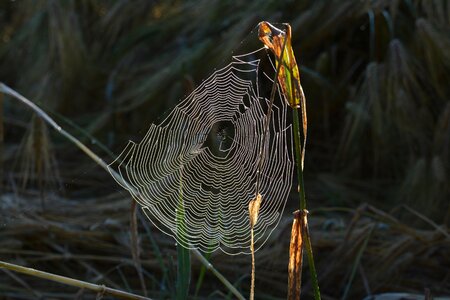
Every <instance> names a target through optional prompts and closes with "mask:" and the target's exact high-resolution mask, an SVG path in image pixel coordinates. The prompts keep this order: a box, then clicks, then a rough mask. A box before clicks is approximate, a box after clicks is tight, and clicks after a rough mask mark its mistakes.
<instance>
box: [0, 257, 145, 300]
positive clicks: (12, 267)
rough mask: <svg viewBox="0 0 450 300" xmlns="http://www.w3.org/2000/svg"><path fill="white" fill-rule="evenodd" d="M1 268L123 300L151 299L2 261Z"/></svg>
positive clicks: (0, 262)
mask: <svg viewBox="0 0 450 300" xmlns="http://www.w3.org/2000/svg"><path fill="white" fill-rule="evenodd" d="M0 268H4V269H7V270H10V271H14V272H17V273H22V274H27V275H31V276H34V277H39V278H43V279H47V280H51V281H55V282H59V283H63V284H66V285H70V286H75V287H79V288H81V289H88V290H91V291H94V292H97V293H102V294H103V293H104V294H108V295H111V296H114V297H117V298H121V299H137V300H148V299H150V298H147V297H142V296H139V295H135V294H131V293H127V292H124V291H120V290H116V289H113V288H109V287H106V286H104V285H98V284H93V283H89V282H85V281H81V280H77V279H73V278H69V277H65V276H60V275H56V274H52V273H47V272H43V271H39V270H36V269H32V268H27V267H22V266H19V265H15V264H10V263H7V262H3V261H0Z"/></svg>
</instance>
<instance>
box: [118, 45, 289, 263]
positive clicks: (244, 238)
mask: <svg viewBox="0 0 450 300" xmlns="http://www.w3.org/2000/svg"><path fill="white" fill-rule="evenodd" d="M258 57H262V58H265V59H268V58H269V55H268V53H267V50H266V49H265V48H261V49H259V50H256V51H254V52H251V53H248V54H244V55H239V56H233V58H232V61H231V63H230V64H228V65H227V66H225V67H224V68H222V69H219V70H217V71H215V72H214V73H213V74H212V75H211V76H210V77H209V78H208V79H206V80H205V81H204V82H203V83H202V84H201V85H200V86H198V87H197V88H196V89H195V90H194V91H193V92H192V93H191V94H190V95H189V96H188V97H187V98H185V99H184V100H182V101H181V102H180V103H179V104H178V105H177V106H176V107H175V108H173V110H172V111H171V112H170V114H169V115H168V116H167V117H166V118H165V119H164V120H163V121H162V122H161V123H160V124H159V125H156V124H152V125H151V126H150V128H149V130H148V132H147V133H146V135H145V137H144V138H143V139H142V141H141V142H139V143H134V142H132V141H130V142H129V143H128V145H127V146H126V147H125V149H124V150H123V151H122V153H121V154H120V155H119V157H118V158H117V159H116V160H115V161H113V162H112V163H111V164H110V165H109V168H111V169H114V170H116V171H118V173H119V174H120V176H122V178H123V179H124V180H125V182H127V184H126V185H122V186H123V187H124V188H125V189H127V190H128V191H129V192H130V193H131V194H132V195H133V197H134V199H135V200H136V201H137V202H138V203H139V204H140V205H141V206H142V209H143V211H144V212H145V214H146V215H147V217H148V218H149V220H150V221H151V222H152V223H153V224H154V225H155V226H156V227H158V228H159V229H160V230H161V231H162V232H164V233H166V234H168V235H170V236H172V237H173V238H174V239H175V240H176V241H177V242H178V243H180V244H181V245H182V246H183V247H186V248H197V249H199V250H201V251H204V252H211V251H214V250H217V249H221V250H222V251H223V252H225V253H228V254H239V253H250V248H249V247H250V222H249V212H248V205H249V202H250V201H251V200H252V199H254V198H255V184H256V180H257V174H258V171H260V184H259V193H260V194H261V195H262V198H263V200H262V204H261V207H260V211H259V216H258V222H257V223H256V225H255V227H254V236H255V249H256V250H257V249H259V248H260V247H261V246H262V245H263V244H264V242H265V241H266V240H267V238H268V237H269V235H270V233H271V232H272V231H273V229H274V228H275V227H276V225H277V224H278V222H279V220H280V218H281V215H282V213H283V210H284V207H285V204H286V200H287V198H288V195H289V191H290V189H291V185H292V177H293V170H294V164H293V154H292V146H291V140H292V130H291V126H290V125H287V122H286V118H287V104H286V102H285V101H284V100H283V99H281V98H282V97H281V95H280V94H279V93H278V94H277V99H276V101H275V104H274V105H273V106H272V114H271V120H270V123H269V128H268V130H267V133H266V134H267V136H266V139H265V140H264V139H263V136H264V128H265V127H264V125H265V122H266V118H267V110H268V106H269V99H268V97H267V96H268V91H269V90H270V88H271V87H272V84H273V79H271V78H273V74H272V76H269V75H268V74H266V73H265V72H263V71H261V69H262V68H261V69H260V63H261V59H262V58H258ZM269 59H270V58H269ZM267 65H268V66H269V67H268V69H270V72H273V71H274V68H273V64H271V63H269V64H267ZM266 67H267V66H266ZM278 90H279V89H278ZM263 141H264V143H265V145H264V152H263V153H264V155H263V156H261V151H262V143H263ZM260 159H262V162H261V166H260V169H259V168H258V164H259V161H260ZM119 183H120V182H119ZM180 208H181V209H182V210H183V214H182V216H183V223H184V226H183V228H182V229H181V226H180V225H179V222H177V213H179V211H178V210H179V209H180ZM179 216H180V215H179V214H178V218H179Z"/></svg>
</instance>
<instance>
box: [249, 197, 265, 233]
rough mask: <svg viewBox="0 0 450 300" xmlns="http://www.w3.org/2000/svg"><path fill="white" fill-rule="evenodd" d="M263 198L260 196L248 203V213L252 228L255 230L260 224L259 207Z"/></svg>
mask: <svg viewBox="0 0 450 300" xmlns="http://www.w3.org/2000/svg"><path fill="white" fill-rule="evenodd" d="M261 201H262V196H261V194H258V195H257V196H256V198H255V199H253V200H251V201H250V202H249V203H248V212H249V218H250V226H251V228H253V227H254V226H255V225H256V222H258V213H259V207H260V206H261Z"/></svg>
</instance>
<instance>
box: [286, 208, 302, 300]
mask: <svg viewBox="0 0 450 300" xmlns="http://www.w3.org/2000/svg"><path fill="white" fill-rule="evenodd" d="M306 215H307V211H306V210H302V211H300V210H297V211H296V212H294V220H293V222H292V230H291V242H290V245H289V265H288V297H287V298H288V299H289V300H294V299H296V300H299V299H300V295H301V285H302V266H303V238H304V231H305V225H306V222H307V219H306Z"/></svg>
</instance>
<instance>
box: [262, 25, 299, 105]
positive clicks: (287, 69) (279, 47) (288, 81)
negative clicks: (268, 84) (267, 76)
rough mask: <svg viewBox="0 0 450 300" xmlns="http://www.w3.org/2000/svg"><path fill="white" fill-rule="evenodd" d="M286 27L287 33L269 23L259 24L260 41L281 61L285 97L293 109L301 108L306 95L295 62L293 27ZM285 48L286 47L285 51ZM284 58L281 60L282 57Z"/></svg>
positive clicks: (281, 83) (280, 81)
mask: <svg viewBox="0 0 450 300" xmlns="http://www.w3.org/2000/svg"><path fill="white" fill-rule="evenodd" d="M285 25H286V32H283V31H281V30H279V29H278V28H276V27H274V26H272V25H271V24H270V23H269V22H265V21H263V22H261V23H259V33H258V36H259V39H260V40H261V42H263V43H264V45H266V47H267V48H269V49H270V50H271V51H272V52H273V54H274V55H275V57H276V61H277V64H278V61H281V63H282V65H281V67H280V72H279V74H278V82H279V83H280V85H281V89H282V91H283V94H284V96H285V97H286V99H287V101H288V103H289V105H290V106H291V107H295V108H300V106H301V104H302V103H304V98H305V95H304V94H303V89H302V86H301V84H300V72H299V70H298V66H297V62H296V61H295V56H294V50H292V43H291V25H289V24H285ZM283 47H285V49H284V51H283ZM281 55H283V56H282V58H281V59H280V56H281Z"/></svg>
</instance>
